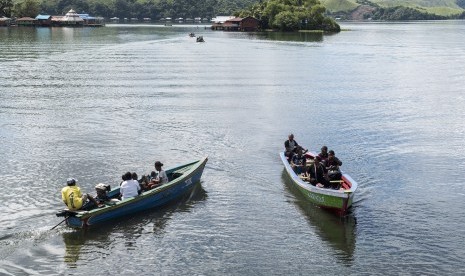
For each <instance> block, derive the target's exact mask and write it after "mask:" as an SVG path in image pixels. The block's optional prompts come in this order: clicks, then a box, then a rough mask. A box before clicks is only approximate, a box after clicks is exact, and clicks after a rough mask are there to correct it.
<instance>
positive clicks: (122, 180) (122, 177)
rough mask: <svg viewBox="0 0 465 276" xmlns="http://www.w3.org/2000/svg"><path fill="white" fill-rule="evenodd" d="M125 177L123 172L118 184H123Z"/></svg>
mask: <svg viewBox="0 0 465 276" xmlns="http://www.w3.org/2000/svg"><path fill="white" fill-rule="evenodd" d="M126 177H127V176H126V174H123V175H122V176H121V182H120V183H119V185H120V186H121V184H123V182H124V181H126V180H128V179H127V178H126Z"/></svg>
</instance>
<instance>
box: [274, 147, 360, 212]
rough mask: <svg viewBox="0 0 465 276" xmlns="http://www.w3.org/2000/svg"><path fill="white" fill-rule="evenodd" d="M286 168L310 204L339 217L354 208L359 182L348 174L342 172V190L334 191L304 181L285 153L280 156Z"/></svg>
mask: <svg viewBox="0 0 465 276" xmlns="http://www.w3.org/2000/svg"><path fill="white" fill-rule="evenodd" d="M279 156H280V157H281V161H282V162H283V164H284V168H285V170H286V172H287V174H288V175H289V177H290V178H291V180H292V184H294V186H296V187H297V188H298V190H299V191H300V192H301V193H302V194H303V195H304V196H305V197H306V198H307V200H309V201H310V202H312V203H314V204H316V205H318V206H320V207H321V208H325V209H328V210H330V211H334V212H335V213H337V214H338V215H341V216H343V215H345V214H346V213H347V211H348V210H349V208H350V207H351V206H352V202H353V198H354V194H355V191H356V190H357V186H358V184H357V182H355V181H354V180H353V179H352V178H351V177H350V176H349V175H348V174H346V173H344V172H342V171H341V174H342V180H341V183H340V186H341V189H339V190H333V189H331V188H319V187H316V186H313V185H311V184H310V183H309V182H306V181H304V180H303V179H302V178H301V176H300V175H297V174H296V173H295V172H294V170H293V169H292V167H291V165H290V164H289V161H288V160H287V157H286V156H285V155H284V152H281V153H280V154H279ZM305 156H306V157H307V158H309V159H313V157H314V156H316V154H313V153H309V152H307V153H306V154H305Z"/></svg>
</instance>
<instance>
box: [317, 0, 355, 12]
mask: <svg viewBox="0 0 465 276" xmlns="http://www.w3.org/2000/svg"><path fill="white" fill-rule="evenodd" d="M321 3H322V4H323V5H324V6H325V7H326V8H327V9H328V10H329V11H330V12H331V13H335V12H350V11H353V10H354V9H356V8H357V7H358V6H359V4H357V3H355V2H352V1H350V0H322V1H321Z"/></svg>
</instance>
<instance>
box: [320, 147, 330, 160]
mask: <svg viewBox="0 0 465 276" xmlns="http://www.w3.org/2000/svg"><path fill="white" fill-rule="evenodd" d="M318 156H319V157H320V158H321V161H322V162H326V160H328V147H327V146H322V147H321V152H320V153H319V154H318Z"/></svg>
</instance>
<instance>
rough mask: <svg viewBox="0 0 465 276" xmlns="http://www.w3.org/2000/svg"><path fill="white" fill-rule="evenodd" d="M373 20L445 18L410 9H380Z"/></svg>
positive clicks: (372, 17) (374, 14)
mask: <svg viewBox="0 0 465 276" xmlns="http://www.w3.org/2000/svg"><path fill="white" fill-rule="evenodd" d="M371 19H373V20H386V21H397V20H443V19H447V17H445V16H441V15H436V14H431V13H427V12H421V11H419V10H416V9H413V8H408V7H392V8H378V9H377V10H376V11H375V12H374V13H373V15H372V16H371Z"/></svg>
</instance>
